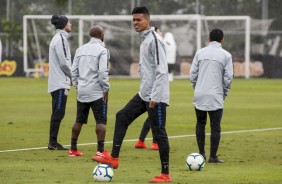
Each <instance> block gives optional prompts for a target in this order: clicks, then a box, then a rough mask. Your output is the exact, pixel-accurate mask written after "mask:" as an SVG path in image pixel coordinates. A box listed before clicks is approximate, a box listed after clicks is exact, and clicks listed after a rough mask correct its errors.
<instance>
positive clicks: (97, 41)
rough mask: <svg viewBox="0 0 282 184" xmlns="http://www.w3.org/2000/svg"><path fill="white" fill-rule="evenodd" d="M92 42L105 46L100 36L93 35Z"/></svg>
mask: <svg viewBox="0 0 282 184" xmlns="http://www.w3.org/2000/svg"><path fill="white" fill-rule="evenodd" d="M90 42H91V43H99V44H101V45H103V46H104V45H105V44H104V42H102V40H100V39H99V38H95V37H91V39H90Z"/></svg>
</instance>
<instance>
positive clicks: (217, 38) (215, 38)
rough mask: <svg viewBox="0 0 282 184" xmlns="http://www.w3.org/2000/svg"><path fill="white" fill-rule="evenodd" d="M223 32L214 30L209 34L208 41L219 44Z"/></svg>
mask: <svg viewBox="0 0 282 184" xmlns="http://www.w3.org/2000/svg"><path fill="white" fill-rule="evenodd" d="M223 36H224V34H223V31H222V30H221V29H218V28H215V29H213V30H211V32H210V41H217V42H220V41H221V40H222V39H223Z"/></svg>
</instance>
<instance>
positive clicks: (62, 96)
mask: <svg viewBox="0 0 282 184" xmlns="http://www.w3.org/2000/svg"><path fill="white" fill-rule="evenodd" d="M51 23H52V24H53V25H54V26H55V27H56V29H57V30H56V34H55V36H54V37H53V39H52V41H51V43H50V45H49V78H48V92H49V93H51V95H52V115H51V120H50V136H49V145H48V149H50V150H67V148H65V147H63V146H62V145H61V144H59V143H58V141H57V137H58V133H59V128H60V124H61V121H62V119H63V118H64V116H65V109H66V103H67V96H68V91H69V89H70V86H71V73H70V67H71V53H70V48H69V43H68V40H67V38H68V33H69V32H70V31H71V26H72V25H71V23H70V22H69V20H68V18H67V17H65V16H58V15H53V16H52V19H51Z"/></svg>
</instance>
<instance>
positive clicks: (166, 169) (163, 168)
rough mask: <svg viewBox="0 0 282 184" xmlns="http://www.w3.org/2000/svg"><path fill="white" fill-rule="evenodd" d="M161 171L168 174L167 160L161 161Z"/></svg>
mask: <svg viewBox="0 0 282 184" xmlns="http://www.w3.org/2000/svg"><path fill="white" fill-rule="evenodd" d="M162 173H163V174H168V173H169V170H168V162H162Z"/></svg>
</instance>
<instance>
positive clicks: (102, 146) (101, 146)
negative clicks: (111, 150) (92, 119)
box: [98, 141, 104, 152]
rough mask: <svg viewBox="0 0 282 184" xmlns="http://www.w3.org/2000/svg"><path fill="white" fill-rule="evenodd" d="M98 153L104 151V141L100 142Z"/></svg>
mask: <svg viewBox="0 0 282 184" xmlns="http://www.w3.org/2000/svg"><path fill="white" fill-rule="evenodd" d="M98 151H100V152H103V151H104V141H98Z"/></svg>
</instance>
